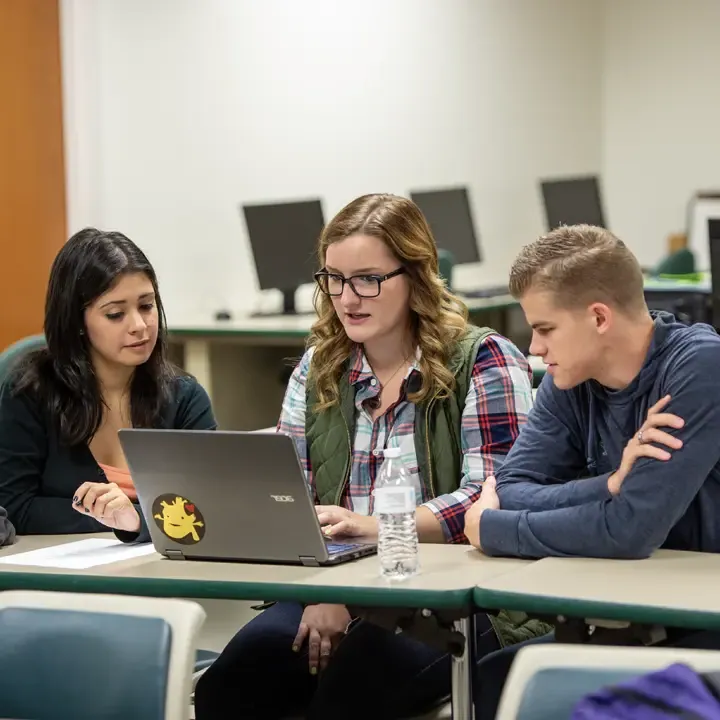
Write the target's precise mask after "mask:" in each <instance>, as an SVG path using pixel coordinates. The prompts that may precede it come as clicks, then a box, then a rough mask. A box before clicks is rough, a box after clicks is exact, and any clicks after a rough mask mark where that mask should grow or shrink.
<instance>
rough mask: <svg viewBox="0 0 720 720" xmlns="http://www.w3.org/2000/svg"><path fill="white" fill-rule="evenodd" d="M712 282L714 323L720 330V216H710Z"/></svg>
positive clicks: (709, 236) (709, 235) (709, 234)
mask: <svg viewBox="0 0 720 720" xmlns="http://www.w3.org/2000/svg"><path fill="white" fill-rule="evenodd" d="M708 239H709V242H710V282H711V283H712V324H713V327H715V329H716V330H720V218H708Z"/></svg>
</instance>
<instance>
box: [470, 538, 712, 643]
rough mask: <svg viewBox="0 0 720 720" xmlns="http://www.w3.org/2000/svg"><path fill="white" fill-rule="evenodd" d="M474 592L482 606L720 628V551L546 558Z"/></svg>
mask: <svg viewBox="0 0 720 720" xmlns="http://www.w3.org/2000/svg"><path fill="white" fill-rule="evenodd" d="M474 598H475V604H476V605H477V606H478V607H482V608H490V609H499V608H505V609H507V610H522V611H524V612H527V613H532V614H539V615H551V616H555V617H558V616H563V617H564V618H581V619H583V618H584V619H591V618H595V619H603V620H620V621H629V622H634V623H642V624H656V625H664V626H668V627H687V628H699V629H717V630H720V601H719V600H718V598H720V554H713V553H697V552H681V551H674V550H658V551H657V552H655V553H654V554H653V555H652V557H650V558H648V559H646V560H603V559H588V558H545V559H543V560H538V561H537V562H535V563H532V564H531V565H528V566H526V567H525V568H522V569H521V570H519V571H518V572H515V573H509V574H506V575H502V576H498V577H496V578H494V579H492V580H490V581H489V582H487V583H484V584H483V585H482V586H481V587H478V588H476V590H475V592H474Z"/></svg>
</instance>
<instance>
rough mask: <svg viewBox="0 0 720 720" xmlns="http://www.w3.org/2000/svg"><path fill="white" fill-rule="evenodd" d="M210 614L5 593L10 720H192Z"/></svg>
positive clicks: (2, 696) (2, 690) (171, 603)
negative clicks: (195, 675)
mask: <svg viewBox="0 0 720 720" xmlns="http://www.w3.org/2000/svg"><path fill="white" fill-rule="evenodd" d="M204 620H205V613H204V611H203V610H202V608H200V606H199V605H197V604H196V603H193V602H190V601H187V600H175V599H166V598H145V597H133V596H127V595H94V594H86V593H57V592H35V591H15V590H10V591H6V592H2V593H0V637H1V638H2V642H0V666H2V668H3V671H2V673H0V716H2V717H32V718H35V719H36V720H46V718H47V719H49V718H56V717H58V716H59V715H58V712H60V714H61V715H62V716H63V717H73V718H74V720H91V719H94V718H98V717H103V718H106V719H107V720H115V718H117V719H118V720H120V718H128V717H132V718H133V720H187V718H188V698H189V697H190V691H191V677H192V672H193V665H194V662H195V646H196V641H197V635H198V632H199V630H200V627H201V625H202V623H203V621H204Z"/></svg>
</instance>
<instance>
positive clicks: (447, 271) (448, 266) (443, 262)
mask: <svg viewBox="0 0 720 720" xmlns="http://www.w3.org/2000/svg"><path fill="white" fill-rule="evenodd" d="M438 266H439V270H440V277H441V278H442V279H443V280H445V284H446V285H447V287H448V290H452V287H453V268H454V267H455V256H454V255H453V254H452V253H451V252H450V251H449V250H444V249H443V248H439V249H438Z"/></svg>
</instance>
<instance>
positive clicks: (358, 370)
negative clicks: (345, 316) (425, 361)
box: [349, 345, 422, 385]
mask: <svg viewBox="0 0 720 720" xmlns="http://www.w3.org/2000/svg"><path fill="white" fill-rule="evenodd" d="M421 355H422V353H421V350H420V347H419V346H418V347H417V348H415V359H414V360H413V362H412V365H410V367H409V368H408V370H407V372H406V373H405V378H406V379H407V378H408V377H410V375H411V374H412V373H413V372H420V357H421ZM373 378H375V373H373V371H372V368H371V367H370V363H369V362H368V359H367V357H365V353H364V352H363V349H362V345H355V346H354V347H353V350H352V354H351V355H350V377H349V382H350V384H351V385H359V384H361V383H364V382H370V380H372V379H373ZM375 379H377V378H375Z"/></svg>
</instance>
